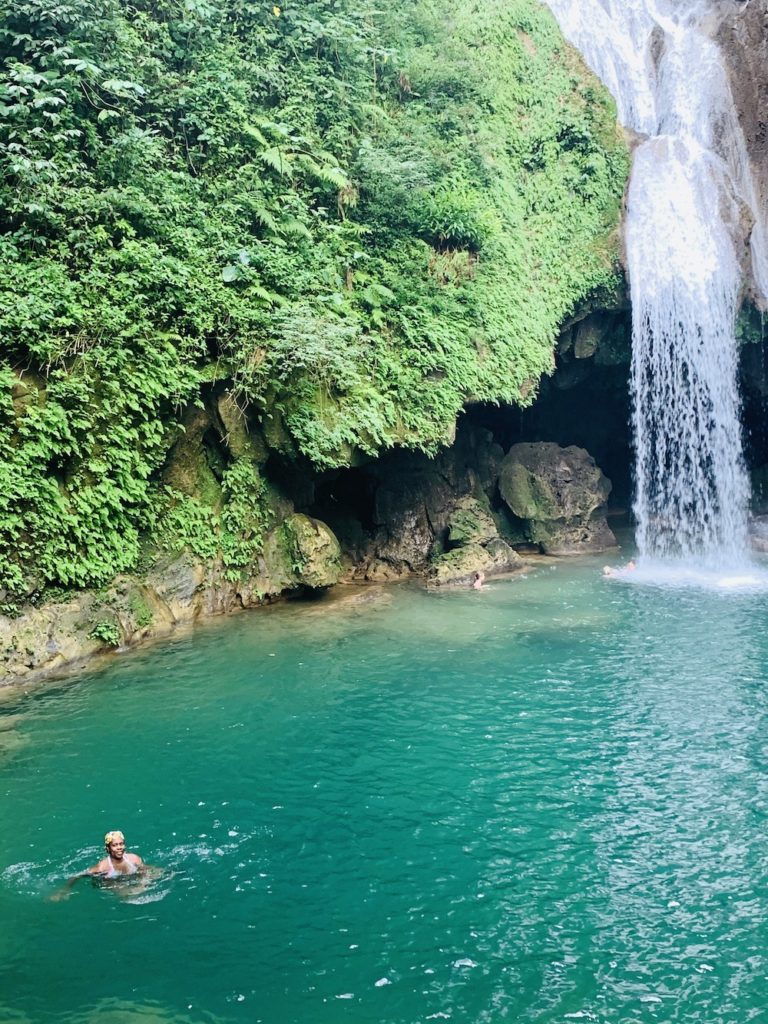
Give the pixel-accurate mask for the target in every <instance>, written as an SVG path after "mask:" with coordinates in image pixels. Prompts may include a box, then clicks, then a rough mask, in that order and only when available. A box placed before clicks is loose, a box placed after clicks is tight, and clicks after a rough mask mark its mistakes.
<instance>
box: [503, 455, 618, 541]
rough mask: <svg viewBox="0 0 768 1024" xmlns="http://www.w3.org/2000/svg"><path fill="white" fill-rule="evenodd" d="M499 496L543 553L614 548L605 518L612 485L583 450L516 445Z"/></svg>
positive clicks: (506, 461) (504, 467)
mask: <svg viewBox="0 0 768 1024" xmlns="http://www.w3.org/2000/svg"><path fill="white" fill-rule="evenodd" d="M499 491H500V493H501V496H502V497H503V499H504V501H505V502H506V503H507V505H508V506H509V509H510V511H511V512H512V514H513V516H515V517H516V518H517V519H518V520H522V521H523V524H524V529H525V532H526V535H527V537H528V540H529V541H531V543H534V544H538V545H539V547H540V548H541V550H542V551H543V552H544V553H545V554H549V555H572V554H582V553H584V552H589V551H603V550H605V549H606V548H609V547H614V546H615V544H616V538H615V537H614V535H613V533H612V532H611V530H610V528H609V526H608V523H607V521H606V518H605V506H606V502H607V500H608V495H609V493H610V491H611V482H610V480H608V478H607V477H606V476H605V475H604V474H603V472H602V470H601V469H600V468H599V466H597V464H596V463H595V460H594V459H593V458H592V456H591V455H590V454H589V452H587V451H585V450H584V449H583V448H577V447H576V446H575V445H571V446H570V447H568V448H561V447H560V446H559V445H557V444H554V443H550V442H543V441H542V442H536V443H526V444H516V445H513V446H512V448H511V449H510V450H509V452H508V454H507V456H506V458H505V459H504V461H503V463H502V465H501V471H500V474H499Z"/></svg>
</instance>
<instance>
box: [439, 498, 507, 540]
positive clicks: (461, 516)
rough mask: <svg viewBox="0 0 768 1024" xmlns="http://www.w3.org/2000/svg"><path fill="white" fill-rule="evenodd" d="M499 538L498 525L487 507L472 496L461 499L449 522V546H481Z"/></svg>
mask: <svg viewBox="0 0 768 1024" xmlns="http://www.w3.org/2000/svg"><path fill="white" fill-rule="evenodd" d="M496 536H498V530H497V528H496V523H495V522H494V520H493V516H492V515H491V513H490V511H489V509H488V507H487V505H484V504H483V503H482V502H480V501H479V500H478V499H477V498H475V497H473V496H472V495H471V494H467V495H465V496H464V497H462V498H460V499H459V501H458V502H457V504H456V508H455V509H454V511H453V512H452V513H451V517H450V519H449V521H448V544H449V545H450V546H451V547H461V546H463V545H466V544H470V543H474V542H477V543H479V544H482V543H484V542H485V541H489V540H491V539H492V538H493V537H496Z"/></svg>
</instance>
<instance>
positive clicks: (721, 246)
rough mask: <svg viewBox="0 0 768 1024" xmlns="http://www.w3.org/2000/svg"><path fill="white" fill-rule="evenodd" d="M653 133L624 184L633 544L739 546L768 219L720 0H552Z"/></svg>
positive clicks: (707, 549) (566, 26)
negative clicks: (750, 316)
mask: <svg viewBox="0 0 768 1024" xmlns="http://www.w3.org/2000/svg"><path fill="white" fill-rule="evenodd" d="M547 3H548V6H549V7H550V8H551V9H552V11H553V13H554V14H555V16H556V18H557V19H558V21H559V23H560V26H561V28H562V30H563V33H564V35H565V36H566V38H567V39H569V41H570V42H572V43H573V44H574V45H575V46H576V47H577V49H579V50H580V51H581V53H582V55H583V56H584V59H585V60H586V61H587V63H588V64H589V65H590V67H591V68H592V69H593V70H594V71H595V73H596V74H597V75H598V77H600V78H601V79H602V80H603V82H604V83H605V84H606V86H607V87H608V88H609V89H610V90H611V92H612V93H613V95H614V97H615V99H616V103H617V107H618V111H619V118H620V120H621V121H622V123H623V124H624V125H626V126H627V127H628V128H631V129H633V130H634V131H635V132H637V133H638V134H639V135H642V136H646V137H647V138H646V140H645V141H643V142H641V144H640V145H639V146H638V147H637V149H636V151H635V155H634V161H633V168H632V175H631V180H630V185H629V191H628V196H627V218H626V249H627V265H628V272H629V278H630V288H631V298H632V338H633V340H632V369H631V388H632V400H633V421H634V422H633V426H634V442H635V450H636V498H635V515H636V518H637V524H638V529H637V542H638V547H639V549H640V554H641V556H642V557H644V558H645V559H646V561H647V560H658V559H663V560H671V559H672V560H681V561H696V562H698V563H699V564H701V563H704V564H705V565H711V566H718V565H723V564H727V565H731V566H732V565H734V564H738V563H739V562H742V561H743V560H745V559H746V557H747V556H746V552H747V546H748V545H747V505H748V500H749V485H748V480H747V474H746V469H745V466H744V461H743V457H742V444H741V428H740V422H739V397H738V387H737V346H736V340H735V336H734V324H735V316H736V303H737V300H738V294H739V288H740V282H741V270H740V264H739V258H738V248H737V247H738V246H739V245H741V244H743V236H744V219H745V212H746V213H747V216H749V215H751V217H752V219H753V220H754V226H753V229H752V234H751V258H752V265H753V273H754V277H755V280H756V282H757V285H758V288H759V289H760V290H761V291H762V292H763V294H764V295H766V296H768V232H767V231H766V224H765V221H764V219H763V217H762V214H761V211H760V210H759V209H758V207H757V201H756V192H755V188H754V184H753V182H752V178H751V174H750V167H749V162H748V159H747V152H746V145H745V142H744V137H743V133H742V131H741V128H740V126H739V123H738V119H737V116H736V112H735V108H734V103H733V98H732V95H731V91H730V86H729V83H728V78H727V74H726V71H725V68H724V65H723V60H722V56H721V54H720V52H719V50H718V47H717V46H716V44H715V43H714V41H713V40H712V39H711V38H710V35H709V34H708V32H709V30H710V28H711V27H712V23H713V19H714V18H715V14H716V10H715V9H716V5H717V3H718V0H547Z"/></svg>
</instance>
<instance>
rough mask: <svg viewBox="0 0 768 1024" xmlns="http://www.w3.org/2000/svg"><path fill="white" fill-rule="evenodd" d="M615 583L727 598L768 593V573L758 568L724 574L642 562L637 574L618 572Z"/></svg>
mask: <svg viewBox="0 0 768 1024" xmlns="http://www.w3.org/2000/svg"><path fill="white" fill-rule="evenodd" d="M611 580H616V581H617V582H619V583H627V584H630V585H632V586H635V585H639V586H651V587H662V588H669V589H686V588H687V589H696V590H709V591H712V592H713V593H720V594H725V595H727V594H734V595H737V594H750V593H754V594H760V593H766V592H768V569H766V568H763V567H762V566H758V565H750V566H748V567H747V569H746V570H742V571H739V572H729V571H725V572H724V571H723V570H722V569H717V568H714V569H711V568H707V567H702V566H700V565H698V564H696V563H695V562H692V561H689V562H683V561H676V560H671V561H663V560H660V559H646V560H640V561H638V564H637V568H636V569H634V570H631V571H628V570H626V569H618V570H616V571H615V572H614V573H613V574H612V576H611Z"/></svg>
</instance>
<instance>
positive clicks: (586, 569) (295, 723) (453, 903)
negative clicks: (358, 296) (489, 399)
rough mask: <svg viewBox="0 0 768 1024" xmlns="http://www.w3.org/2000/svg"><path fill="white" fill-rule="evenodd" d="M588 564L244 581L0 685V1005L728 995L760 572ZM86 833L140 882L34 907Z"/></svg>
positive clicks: (82, 1014) (680, 1015) (758, 942)
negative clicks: (430, 582)
mask: <svg viewBox="0 0 768 1024" xmlns="http://www.w3.org/2000/svg"><path fill="white" fill-rule="evenodd" d="M600 570H601V560H599V559H594V560H591V561H586V560H581V559H580V560H578V561H577V562H561V563H559V564H557V565H556V566H554V567H552V568H549V567H542V568H539V569H536V570H534V571H532V572H531V573H530V574H528V576H527V578H525V579H517V580H511V581H506V582H500V581H494V582H492V583H491V584H490V585H489V586H488V588H487V589H486V590H483V591H480V592H476V591H473V590H471V589H467V590H464V591H460V592H457V591H454V592H452V593H438V594H431V593H425V592H423V591H419V590H417V589H415V588H413V589H411V588H409V587H405V588H403V587H399V588H395V589H394V590H393V591H390V593H389V596H387V595H386V594H384V595H382V594H381V593H380V592H378V591H371V592H370V599H369V600H367V601H366V602H365V604H362V605H360V606H359V607H358V608H357V609H356V610H355V609H354V608H346V609H344V608H338V609H336V608H334V607H333V606H332V607H330V608H329V607H328V606H326V605H324V604H323V605H320V606H317V607H315V606H312V605H310V606H306V607H302V606H298V607H296V606H294V607H287V606H275V607H274V608H270V609H264V610H263V611H259V612H256V613H252V614H244V615H242V616H238V617H236V618H235V619H231V620H229V621H223V622H218V623H214V624H211V625H209V626H206V627H203V628H201V629H199V630H198V631H197V632H195V633H194V634H193V635H191V636H189V637H186V638H177V639H176V640H173V641H171V642H170V643H169V644H168V645H167V646H164V647H162V648H157V649H156V650H151V651H145V652H138V653H134V654H131V655H129V656H127V657H125V658H124V659H119V660H116V663H115V665H114V667H112V668H110V669H109V670H108V671H102V672H99V673H97V674H95V675H92V676H90V677H83V678H82V679H80V680H79V681H77V682H76V683H71V682H70V683H67V684H63V685H62V686H60V687H58V688H56V689H49V690H47V691H37V692H34V691H31V692H29V693H28V694H26V695H19V696H17V697H16V698H15V699H14V700H13V701H11V702H8V701H6V703H4V704H2V705H0V821H2V823H3V827H2V828H1V829H0V920H1V921H2V922H3V926H2V928H0V1020H2V1021H3V1022H8V1024H241V1022H242V1024H344V1022H349V1024H415V1022H420V1021H441V1020H442V1021H453V1022H455V1024H459V1022H460V1024H498V1022H499V1021H503V1020H508V1021H514V1022H515V1024H521V1022H536V1024H549V1022H553V1024H554V1022H558V1024H565V1022H568V1021H575V1020H580V1021H586V1022H589V1021H595V1022H605V1024H627V1022H629V1021H633V1022H637V1024H641V1022H651V1021H655V1022H659V1024H670V1022H675V1021H680V1022H683V1021H684V1022H685V1024H713V1022H715V1021H739V1022H742V1021H748V1020H752V1019H757V1017H758V1016H759V1015H760V1014H761V1013H763V1012H764V1009H765V1004H766V994H767V993H768V956H767V955H766V951H767V950H768V891H767V890H766V886H765V879H766V877H768V846H767V845H766V841H765V822H766V817H767V816H768V751H767V750H766V743H765V737H766V735H767V734H768V689H767V684H768V674H767V672H766V666H767V665H768V635H767V634H766V631H765V628H764V626H765V615H764V598H763V596H762V595H753V594H750V593H745V592H740V591H739V592H723V593H716V592H713V591H707V590H696V589H693V588H689V589H687V590H685V591H682V592H679V591H671V590H668V589H664V588H651V587H633V586H626V585H625V584H624V583H623V582H622V581H621V580H605V579H603V578H602V576H601V572H600ZM377 594H378V598H376V597H375V595H377ZM113 828H122V829H123V830H124V831H125V833H126V838H127V840H128V844H129V849H132V850H134V851H135V852H137V853H139V854H140V855H141V856H142V857H143V858H144V859H145V860H146V861H147V862H148V863H150V864H152V865H155V866H157V867H159V868H161V869H162V872H163V874H162V875H161V876H160V877H159V878H156V879H152V880H150V881H149V884H148V885H146V886H145V885H143V884H141V885H139V886H135V885H132V884H130V880H128V882H127V884H122V885H117V886H115V887H112V888H108V887H95V886H93V885H91V884H90V883H89V882H88V881H86V880H83V881H81V882H79V883H78V884H77V885H76V886H75V887H74V889H73V890H72V895H71V897H70V898H69V899H68V900H65V901H63V902H51V901H50V900H49V899H48V897H49V896H50V895H51V894H52V893H54V892H56V890H57V889H58V888H59V887H60V886H61V884H62V882H63V880H64V879H65V878H66V877H67V875H69V874H71V873H72V872H74V871H76V870H80V869H82V868H84V867H85V866H87V865H88V864H92V863H94V862H95V861H96V859H97V858H99V857H100V856H101V850H102V847H101V845H100V844H101V838H102V837H103V835H104V833H105V832H106V831H107V829H113Z"/></svg>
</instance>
